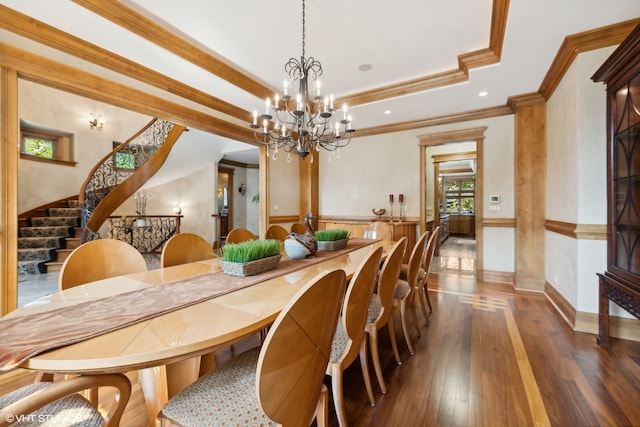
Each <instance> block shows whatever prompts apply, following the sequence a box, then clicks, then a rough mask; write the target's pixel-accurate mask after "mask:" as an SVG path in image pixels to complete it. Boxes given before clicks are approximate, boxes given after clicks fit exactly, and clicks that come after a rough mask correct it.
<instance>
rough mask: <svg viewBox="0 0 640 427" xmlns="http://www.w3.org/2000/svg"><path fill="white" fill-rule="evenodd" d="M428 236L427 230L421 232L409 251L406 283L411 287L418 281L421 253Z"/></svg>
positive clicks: (422, 253)
mask: <svg viewBox="0 0 640 427" xmlns="http://www.w3.org/2000/svg"><path fill="white" fill-rule="evenodd" d="M428 237H429V232H428V231H425V232H424V233H422V235H421V236H420V238H419V239H418V241H417V242H416V244H415V246H414V247H413V250H412V251H411V256H410V257H409V263H408V267H407V283H408V284H409V286H411V287H412V288H413V287H414V286H416V284H417V283H418V274H419V273H420V266H421V264H422V255H424V251H425V249H426V246H427V238H428Z"/></svg>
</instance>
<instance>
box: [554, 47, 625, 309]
mask: <svg viewBox="0 0 640 427" xmlns="http://www.w3.org/2000/svg"><path fill="white" fill-rule="evenodd" d="M614 49H615V47H610V48H605V49H600V50H596V51H591V52H586V53H582V54H580V55H579V56H578V57H577V58H576V60H575V61H574V63H573V64H572V65H571V67H570V68H569V70H568V71H567V73H566V74H565V76H564V78H563V79H562V81H561V82H560V84H559V85H558V87H557V89H556V90H555V92H554V93H553V95H552V96H551V98H550V99H549V101H548V102H547V180H546V181H547V190H546V194H547V200H546V206H547V214H546V217H547V219H549V220H554V221H562V222H568V223H572V224H578V225H591V224H597V225H604V224H606V223H607V216H606V207H607V200H606V142H607V136H606V93H605V87H604V85H603V84H601V83H594V82H593V81H592V80H591V76H592V75H593V73H594V72H595V71H596V70H597V69H598V68H599V67H600V65H601V64H602V63H603V62H604V61H605V60H606V58H607V57H608V56H609V55H610V54H611V52H612V51H613V50H614ZM606 247H607V246H606V241H604V240H586V239H575V238H571V237H567V236H563V235H560V234H556V233H552V232H549V231H547V232H546V234H545V270H546V271H545V277H546V281H547V282H549V283H550V284H551V285H552V286H553V287H554V288H555V289H556V290H557V291H558V292H559V293H560V294H561V295H562V296H563V297H564V298H565V299H566V300H567V301H568V302H569V303H570V304H571V305H572V306H573V307H574V308H576V310H577V311H578V312H586V313H597V312H598V279H597V277H596V273H598V272H603V271H604V270H605V269H606ZM612 314H615V315H622V316H628V317H630V316H629V315H628V314H626V312H624V310H621V309H619V308H618V307H616V308H614V309H613V310H612Z"/></svg>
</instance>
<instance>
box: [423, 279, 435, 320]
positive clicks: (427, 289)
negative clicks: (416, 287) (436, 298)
mask: <svg viewBox="0 0 640 427" xmlns="http://www.w3.org/2000/svg"><path fill="white" fill-rule="evenodd" d="M424 294H425V295H426V297H427V304H428V305H429V313H433V307H432V306H431V298H429V288H427V284H426V283H425V284H424Z"/></svg>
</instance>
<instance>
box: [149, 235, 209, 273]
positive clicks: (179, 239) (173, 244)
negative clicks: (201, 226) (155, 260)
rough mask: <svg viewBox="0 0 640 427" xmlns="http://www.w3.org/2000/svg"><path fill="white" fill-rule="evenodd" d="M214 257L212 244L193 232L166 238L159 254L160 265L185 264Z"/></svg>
mask: <svg viewBox="0 0 640 427" xmlns="http://www.w3.org/2000/svg"><path fill="white" fill-rule="evenodd" d="M210 258H215V254H214V252H213V246H211V245H210V244H209V242H207V241H206V240H205V239H203V238H202V237H200V236H198V235H197V234H193V233H179V234H176V235H175V236H173V237H171V238H170V239H169V240H167V243H165V245H164V247H163V248H162V253H161V254H160V265H161V266H162V267H171V266H173V265H179V264H187V263H189V262H196V261H202V260H205V259H210Z"/></svg>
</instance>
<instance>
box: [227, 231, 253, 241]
mask: <svg viewBox="0 0 640 427" xmlns="http://www.w3.org/2000/svg"><path fill="white" fill-rule="evenodd" d="M257 239H258V237H257V236H256V235H255V234H253V233H252V232H250V231H249V230H247V229H246V228H234V229H233V230H231V231H230V232H229V233H228V234H227V238H226V240H225V242H226V243H242V242H246V241H249V240H257Z"/></svg>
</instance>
